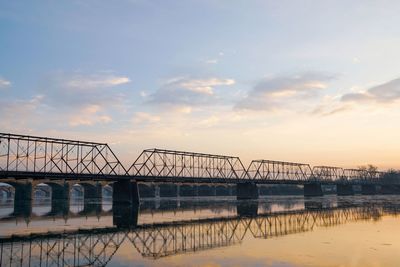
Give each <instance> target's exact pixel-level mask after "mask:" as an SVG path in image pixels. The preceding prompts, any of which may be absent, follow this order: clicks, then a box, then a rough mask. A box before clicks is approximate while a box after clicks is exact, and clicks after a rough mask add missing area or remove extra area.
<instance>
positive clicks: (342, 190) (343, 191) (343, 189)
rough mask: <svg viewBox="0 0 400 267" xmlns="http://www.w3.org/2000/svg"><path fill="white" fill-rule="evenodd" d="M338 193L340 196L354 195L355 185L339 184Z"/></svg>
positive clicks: (337, 186)
mask: <svg viewBox="0 0 400 267" xmlns="http://www.w3.org/2000/svg"><path fill="white" fill-rule="evenodd" d="M336 194H337V195H338V196H352V195H354V189H353V185H351V184H337V185H336Z"/></svg>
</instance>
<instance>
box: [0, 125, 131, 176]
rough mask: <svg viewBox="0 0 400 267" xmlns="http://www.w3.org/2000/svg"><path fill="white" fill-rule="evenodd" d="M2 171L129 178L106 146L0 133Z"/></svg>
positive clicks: (0, 169)
mask: <svg viewBox="0 0 400 267" xmlns="http://www.w3.org/2000/svg"><path fill="white" fill-rule="evenodd" d="M0 172H8V173H31V174H35V173H40V174H43V173H44V174H51V173H53V174H65V175H96V176H98V175H100V176H109V175H126V170H125V168H124V167H123V166H122V164H121V162H120V161H119V159H118V158H117V157H116V155H115V154H114V152H113V151H112V150H111V149H110V147H109V146H108V145H107V144H104V143H94V142H84V141H76V140H66V139H57V138H47V137H38V136H28V135H16V134H5V133H0Z"/></svg>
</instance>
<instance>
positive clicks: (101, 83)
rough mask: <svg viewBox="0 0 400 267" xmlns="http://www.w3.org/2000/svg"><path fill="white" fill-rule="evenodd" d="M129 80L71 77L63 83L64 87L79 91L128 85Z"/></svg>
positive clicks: (124, 78)
mask: <svg viewBox="0 0 400 267" xmlns="http://www.w3.org/2000/svg"><path fill="white" fill-rule="evenodd" d="M130 81H131V80H130V79H129V78H128V77H125V76H115V75H110V74H107V75H99V74H94V75H82V74H77V75H73V76H72V77H70V78H69V79H67V80H66V81H65V86H66V87H69V88H79V89H95V88H104V87H113V86H117V85H121V84H125V83H129V82H130Z"/></svg>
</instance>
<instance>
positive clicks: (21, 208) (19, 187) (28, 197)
mask: <svg viewBox="0 0 400 267" xmlns="http://www.w3.org/2000/svg"><path fill="white" fill-rule="evenodd" d="M12 185H13V186H14V188H15V196H14V215H15V216H23V217H25V218H29V217H30V216H31V214H32V200H33V188H32V184H31V183H15V184H12Z"/></svg>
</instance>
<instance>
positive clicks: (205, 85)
mask: <svg viewBox="0 0 400 267" xmlns="http://www.w3.org/2000/svg"><path fill="white" fill-rule="evenodd" d="M233 84H235V80H233V79H219V78H208V79H189V78H184V77H178V78H173V79H170V80H168V81H167V82H166V83H165V84H164V85H163V86H162V87H161V88H160V89H158V90H157V91H156V92H154V93H153V94H151V95H149V100H148V103H151V104H161V105H171V106H186V107H190V106H192V105H199V104H210V102H212V101H215V87H218V86H230V85H233Z"/></svg>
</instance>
